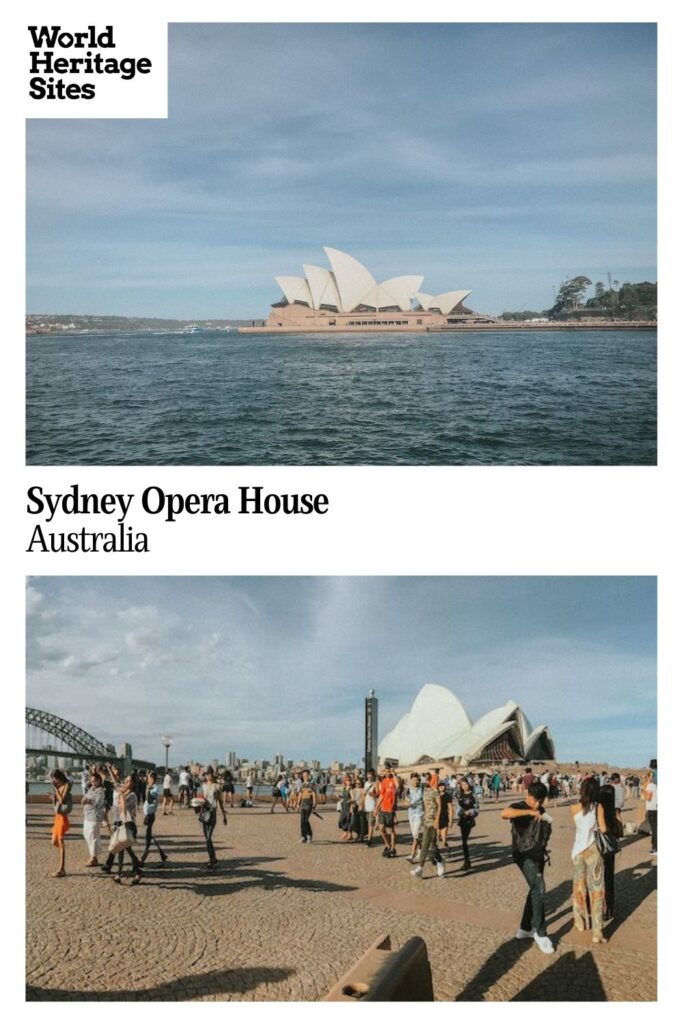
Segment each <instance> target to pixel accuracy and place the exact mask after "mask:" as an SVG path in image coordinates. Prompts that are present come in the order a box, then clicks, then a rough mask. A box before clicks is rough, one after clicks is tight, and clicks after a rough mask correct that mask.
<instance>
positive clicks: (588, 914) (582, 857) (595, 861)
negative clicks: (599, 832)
mask: <svg viewBox="0 0 683 1024" xmlns="http://www.w3.org/2000/svg"><path fill="white" fill-rule="evenodd" d="M572 863H573V865H574V881H573V888H572V906H573V910H574V927H575V928H578V929H579V931H586V930H587V929H588V928H591V927H592V929H593V935H594V936H601V935H602V918H603V912H604V906H605V862H604V861H603V859H602V855H601V854H600V851H599V850H598V848H597V846H596V844H595V843H592V844H591V845H590V846H589V847H588V849H587V850H582V851H581V853H579V854H577V856H576V857H573V858H572Z"/></svg>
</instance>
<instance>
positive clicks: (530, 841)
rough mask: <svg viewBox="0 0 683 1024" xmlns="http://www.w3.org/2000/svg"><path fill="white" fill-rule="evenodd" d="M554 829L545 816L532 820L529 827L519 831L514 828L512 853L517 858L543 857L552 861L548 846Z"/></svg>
mask: <svg viewBox="0 0 683 1024" xmlns="http://www.w3.org/2000/svg"><path fill="white" fill-rule="evenodd" d="M552 830H553V827H552V825H551V824H550V822H549V821H548V820H547V817H546V815H545V814H543V815H541V817H540V818H531V820H530V821H529V824H528V825H527V827H526V828H525V829H523V830H521V831H520V830H519V829H517V828H515V826H514V825H513V826H512V853H513V855H514V856H516V857H543V858H544V859H545V860H547V861H550V857H549V856H548V852H547V846H548V843H549V842H550V835H551V833H552Z"/></svg>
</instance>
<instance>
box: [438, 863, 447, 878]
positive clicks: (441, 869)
mask: <svg viewBox="0 0 683 1024" xmlns="http://www.w3.org/2000/svg"><path fill="white" fill-rule="evenodd" d="M445 871H446V865H445V864H444V863H443V861H440V862H439V863H438V864H437V865H436V873H437V875H438V876H439V878H441V877H442V876H443V874H444V872H445Z"/></svg>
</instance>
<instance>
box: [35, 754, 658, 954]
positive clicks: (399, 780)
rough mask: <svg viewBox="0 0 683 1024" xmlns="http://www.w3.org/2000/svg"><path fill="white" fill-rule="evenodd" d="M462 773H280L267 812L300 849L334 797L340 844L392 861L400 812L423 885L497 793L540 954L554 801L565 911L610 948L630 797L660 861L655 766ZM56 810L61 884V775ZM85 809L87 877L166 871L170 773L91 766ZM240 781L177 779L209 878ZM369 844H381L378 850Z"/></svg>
mask: <svg viewBox="0 0 683 1024" xmlns="http://www.w3.org/2000/svg"><path fill="white" fill-rule="evenodd" d="M483 774H484V773H475V772H473V771H466V772H463V773H460V774H450V775H449V774H448V773H446V772H443V771H441V772H437V771H424V772H422V773H420V772H417V771H414V772H413V773H412V774H411V775H410V777H409V778H404V777H403V776H401V775H400V774H398V773H397V772H396V771H395V770H394V769H393V768H392V767H384V768H382V769H380V770H379V772H377V773H376V772H374V771H368V772H367V775H366V776H363V775H362V774H361V773H360V772H355V773H353V774H348V775H345V776H344V777H343V778H342V779H341V783H340V785H336V784H334V783H332V782H331V780H330V779H329V777H328V776H326V775H325V774H321V775H318V776H317V777H316V778H315V779H314V778H313V776H312V773H311V772H310V771H309V770H308V769H303V770H302V771H300V772H294V773H292V774H291V776H288V775H287V774H285V773H282V775H281V776H280V777H279V778H278V780H277V781H276V783H275V784H274V785H273V787H272V802H271V805H270V808H269V810H270V813H271V814H272V813H274V812H275V809H276V808H277V807H278V806H281V807H282V808H283V810H284V811H285V812H286V813H290V812H292V813H298V815H299V831H300V839H299V842H300V843H302V844H307V843H311V842H313V827H312V823H311V818H312V817H316V816H317V817H318V818H320V817H321V815H319V814H318V812H317V808H318V806H320V805H322V804H324V803H325V802H326V800H327V790H328V789H329V788H331V787H333V788H334V792H335V796H336V797H337V804H336V809H337V812H338V819H337V825H338V829H339V833H340V841H341V842H346V843H361V844H365V845H366V846H367V848H368V849H372V848H373V846H374V847H375V848H381V851H382V856H383V857H386V858H389V859H392V858H395V857H397V855H398V854H397V849H396V837H397V830H396V825H397V815H398V813H399V812H400V811H401V810H402V809H404V810H405V811H406V813H407V820H408V825H409V828H410V837H411V847H410V853H409V854H408V855H407V860H408V862H409V863H410V864H411V865H412V867H411V869H410V874H411V875H412V876H413V878H416V879H420V878H422V877H423V874H424V869H425V866H426V864H427V863H428V862H429V863H430V864H432V865H433V866H434V867H435V869H436V874H437V876H438V877H443V876H444V875H445V873H446V857H447V856H449V857H450V856H451V855H455V856H456V857H457V856H458V851H457V850H452V848H451V845H450V840H451V836H452V833H453V831H457V832H458V833H459V836H460V842H459V847H458V849H459V857H460V859H461V860H462V865H461V870H462V872H464V873H467V872H469V871H471V870H472V868H473V864H472V857H471V848H470V837H471V834H472V831H473V829H474V828H475V826H476V823H477V818H478V816H479V813H480V804H481V802H482V800H484V799H485V798H486V797H487V796H488V798H490V799H491V800H493V801H498V800H499V796H500V792H501V790H502V791H504V792H508V793H510V794H511V795H513V796H515V795H519V796H520V797H522V799H520V800H513V801H512V802H511V803H507V804H506V806H505V807H504V809H503V811H502V813H501V817H502V818H503V819H504V820H506V821H509V822H510V826H511V854H512V860H513V862H514V863H515V864H516V865H517V866H518V867H519V869H520V871H521V872H522V875H523V876H524V879H525V883H526V885H527V887H528V894H527V898H526V901H525V905H524V909H523V912H522V917H521V922H520V927H519V929H518V931H517V938H518V939H533V940H534V941H535V942H536V944H537V945H538V947H539V949H540V950H541V951H542V952H543V953H546V954H550V953H553V952H554V947H553V944H552V942H551V940H550V938H549V937H548V935H547V931H546V925H545V882H544V869H545V865H546V863H547V861H548V858H549V854H548V846H549V842H550V836H551V833H552V824H553V820H552V817H551V816H550V814H549V813H548V810H547V808H548V806H551V805H552V804H553V802H554V801H557V800H558V799H559V797H560V794H562V795H564V796H565V797H567V798H568V799H569V801H570V804H569V811H570V814H571V815H572V819H573V823H574V827H575V839H574V844H573V847H572V851H571V860H572V870H573V883H572V910H573V921H574V927H575V928H577V929H578V930H579V931H585V930H590V931H591V933H592V940H593V942H594V943H596V944H599V943H603V942H605V941H606V939H605V935H604V931H603V928H604V925H605V923H607V922H609V921H610V920H612V919H613V918H614V914H615V891H614V889H615V886H614V867H615V858H616V856H617V854H618V853H619V849H620V846H619V844H620V841H621V840H622V838H623V836H624V822H623V821H622V811H623V808H624V801H625V799H626V797H627V796H629V797H634V796H635V797H639V798H642V799H643V800H644V802H645V814H646V817H647V820H648V823H649V826H650V834H651V850H650V853H651V854H652V855H653V856H655V855H656V853H657V762H656V760H653V761H651V762H650V769H649V771H648V772H647V773H646V774H645V775H644V776H643V777H642V778H641V777H640V776H633V775H631V776H627V777H625V778H624V779H622V778H621V776H620V775H619V773H617V772H612V773H609V774H608V773H607V772H597V771H589V772H583V773H582V772H578V771H577V772H576V773H575V774H569V775H568V774H564V775H559V774H557V773H554V772H552V771H551V770H543V771H541V772H540V773H536V772H534V771H533V770H532V768H531V767H527V768H525V770H524V771H523V772H521V773H519V774H518V775H515V776H512V775H504V774H503V773H502V772H498V771H493V772H490V773H486V774H485V779H486V784H485V785H484V782H483V778H482V775H483ZM51 779H52V786H53V793H52V800H53V803H54V811H55V814H54V822H53V829H52V843H53V845H54V846H55V847H56V848H57V850H58V852H59V865H58V868H57V870H56V872H55V877H63V876H64V875H65V874H66V864H65V858H66V850H65V843H64V839H65V836H66V834H67V832H68V831H69V829H70V820H69V815H70V814H71V813H72V810H73V805H74V796H73V792H72V783H71V781H70V780H69V779H68V778H67V776H66V775H65V774H64V772H62V771H60V770H58V769H56V770H55V771H53V772H52V776H51ZM81 781H82V797H81V801H80V802H81V805H82V812H83V839H84V841H85V844H86V847H87V851H88V859H87V861H86V862H85V866H86V867H88V868H95V867H100V868H101V869H102V870H103V871H104V872H106V873H107V874H111V875H113V878H114V881H115V882H117V883H120V882H121V879H122V875H123V870H124V859H125V858H124V854H125V855H127V857H128V859H129V861H130V865H131V875H132V884H134V885H137V884H139V883H140V882H141V881H142V878H143V868H144V864H145V861H146V860H147V858H148V856H149V855H150V853H151V852H152V851H153V850H154V851H156V853H157V854H158V856H159V861H160V863H161V864H162V865H163V864H165V863H166V862H167V861H168V855H167V853H166V851H164V850H163V848H162V846H161V845H160V843H159V841H158V840H157V838H156V837H155V835H154V823H155V819H156V816H157V813H158V808H159V804H160V803H161V813H162V814H164V815H167V814H173V813H174V807H175V804H176V801H175V798H174V796H173V776H172V773H171V772H170V771H167V772H166V774H165V776H164V779H163V783H162V786H161V791H160V789H159V787H158V785H157V773H156V772H155V771H149V772H132V773H130V774H129V775H126V776H122V775H121V773H120V772H119V770H118V769H117V768H116V767H115V766H114V765H112V764H106V765H93V766H91V767H90V768H88V769H86V770H84V772H83V776H82V780H81ZM253 788H254V786H253V779H252V778H251V777H249V778H248V779H247V785H246V787H245V791H246V799H242V801H241V803H242V806H253ZM234 800H235V780H234V778H233V776H232V773H231V772H230V771H229V770H227V769H226V770H225V771H223V772H221V773H220V774H217V773H216V772H215V771H214V769H213V768H211V767H206V768H204V769H198V768H197V766H195V767H194V769H193V770H192V771H190V769H189V767H186V768H181V769H180V771H179V773H178V801H177V803H178V806H179V807H180V808H186V809H187V810H191V811H194V813H195V814H196V816H197V818H198V821H199V823H200V825H201V830H202V834H203V838H204V842H205V845H206V851H207V855H208V863H207V865H206V866H207V869H208V870H210V871H213V870H215V868H216V867H217V865H218V859H217V856H216V850H215V847H214V843H213V834H214V830H215V828H216V824H217V820H218V816H219V814H220V816H221V817H222V820H223V823H224V824H227V807H228V806H231V807H232V806H234ZM140 811H141V812H142V824H143V827H144V833H143V834H142V836H141V838H142V840H143V848H142V852H141V853H140V855H139V856H138V852H137V851H136V849H135V844H136V841H137V838H138V824H137V821H138V814H139V812H140ZM105 837H107V838H108V844H107V856H106V859H105V860H104V861H103V862H102V863H101V862H100V857H101V851H102V845H103V840H104V838H105ZM375 839H377V841H376V842H375Z"/></svg>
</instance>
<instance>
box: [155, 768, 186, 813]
mask: <svg viewBox="0 0 683 1024" xmlns="http://www.w3.org/2000/svg"><path fill="white" fill-rule="evenodd" d="M185 773H186V774H187V769H185ZM187 777H188V780H189V775H188V776H187ZM172 786H173V776H172V775H171V772H170V771H169V769H168V768H167V769H166V774H165V775H164V783H163V797H164V798H163V800H162V802H161V811H162V814H164V815H165V814H173V789H172Z"/></svg>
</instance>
